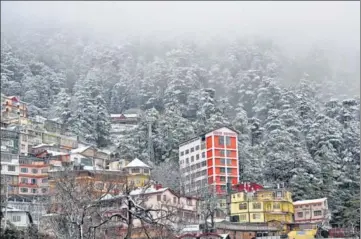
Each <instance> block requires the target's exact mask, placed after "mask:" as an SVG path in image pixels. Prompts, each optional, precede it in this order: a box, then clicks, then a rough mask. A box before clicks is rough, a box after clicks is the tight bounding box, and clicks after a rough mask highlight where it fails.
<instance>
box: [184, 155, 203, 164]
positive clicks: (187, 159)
mask: <svg viewBox="0 0 361 239" xmlns="http://www.w3.org/2000/svg"><path fill="white" fill-rule="evenodd" d="M205 157H206V153H205V152H203V153H202V158H205ZM199 158H200V156H199V154H196V156H195V157H194V156H191V157H190V161H191V163H193V162H194V159H195V160H199ZM184 162H185V163H187V164H188V163H189V158H186V159H185V160H181V161H180V164H184Z"/></svg>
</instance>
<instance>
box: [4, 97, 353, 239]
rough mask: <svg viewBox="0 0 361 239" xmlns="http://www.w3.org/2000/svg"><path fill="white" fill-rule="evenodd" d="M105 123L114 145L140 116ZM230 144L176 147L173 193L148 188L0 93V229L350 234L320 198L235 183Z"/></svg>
mask: <svg viewBox="0 0 361 239" xmlns="http://www.w3.org/2000/svg"><path fill="white" fill-rule="evenodd" d="M110 117H111V119H110V121H111V126H112V131H111V133H112V137H113V138H114V140H115V139H117V138H119V137H122V133H123V132H124V131H126V130H127V129H129V128H132V127H134V126H135V125H137V122H138V120H139V117H140V111H137V110H135V111H132V112H130V113H129V112H125V113H121V114H113V115H110ZM238 143H239V140H238V131H236V130H234V129H232V128H231V127H228V126H224V127H221V128H216V129H213V130H211V131H209V132H206V133H205V134H202V135H200V136H199V137H195V138H190V139H188V140H187V141H185V142H182V143H181V144H180V145H179V146H178V152H179V168H180V172H181V177H180V180H179V188H180V190H176V189H173V188H169V187H164V186H162V183H160V182H157V181H156V180H154V177H153V175H152V169H153V166H152V165H153V164H152V162H143V161H141V160H140V159H138V158H129V157H123V156H122V155H119V154H116V152H115V149H111V148H98V147H96V146H95V145H90V144H87V143H85V142H83V141H82V139H81V138H79V137H78V136H77V135H74V134H72V133H70V132H69V131H68V129H67V127H66V125H62V124H60V123H59V122H58V121H57V119H46V118H43V117H40V116H38V117H32V118H30V117H28V104H27V103H26V102H23V101H22V100H21V99H20V98H19V97H17V96H5V95H1V207H2V210H1V212H2V214H1V216H2V219H1V220H2V223H1V226H2V228H3V229H4V230H6V228H10V227H15V228H17V229H27V228H35V229H34V230H35V231H36V233H38V234H37V236H39V235H40V234H41V235H42V236H43V238H109V239H110V238H129V239H130V238H201V237H202V238H229V239H241V238H242V239H254V238H271V237H272V238H283V237H288V238H291V239H298V238H300V239H301V238H315V237H317V238H321V237H333V238H336V237H342V238H345V237H352V236H356V235H357V233H358V232H357V231H350V230H344V229H342V228H334V227H333V226H332V225H331V224H330V219H331V212H330V210H329V206H328V199H327V198H314V199H308V200H298V201H293V200H292V192H291V191H290V190H289V189H288V188H287V186H285V185H284V183H283V182H274V183H273V184H272V185H264V184H263V182H243V181H240V170H239V167H240V166H241V165H240V162H239V145H238ZM59 232H62V236H63V237H60V236H59V234H58V233H59ZM301 232H302V233H301ZM301 234H302V235H303V236H305V235H306V236H308V237H300V236H299V235H301ZM29 238H39V237H29Z"/></svg>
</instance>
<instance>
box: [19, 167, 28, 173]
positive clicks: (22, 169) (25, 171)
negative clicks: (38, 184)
mask: <svg viewBox="0 0 361 239" xmlns="http://www.w3.org/2000/svg"><path fill="white" fill-rule="evenodd" d="M20 171H21V172H22V173H27V172H28V169H27V168H21V169H20Z"/></svg>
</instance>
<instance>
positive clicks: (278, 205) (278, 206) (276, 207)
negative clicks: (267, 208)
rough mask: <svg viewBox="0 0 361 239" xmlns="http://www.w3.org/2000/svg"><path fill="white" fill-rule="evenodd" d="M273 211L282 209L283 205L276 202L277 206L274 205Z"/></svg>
mask: <svg viewBox="0 0 361 239" xmlns="http://www.w3.org/2000/svg"><path fill="white" fill-rule="evenodd" d="M273 209H281V205H280V204H279V203H278V202H276V203H275V204H273Z"/></svg>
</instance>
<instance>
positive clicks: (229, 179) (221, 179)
mask: <svg viewBox="0 0 361 239" xmlns="http://www.w3.org/2000/svg"><path fill="white" fill-rule="evenodd" d="M226 178H227V179H228V180H227V182H232V178H231V177H224V176H221V177H219V181H221V182H225V181H226Z"/></svg>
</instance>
